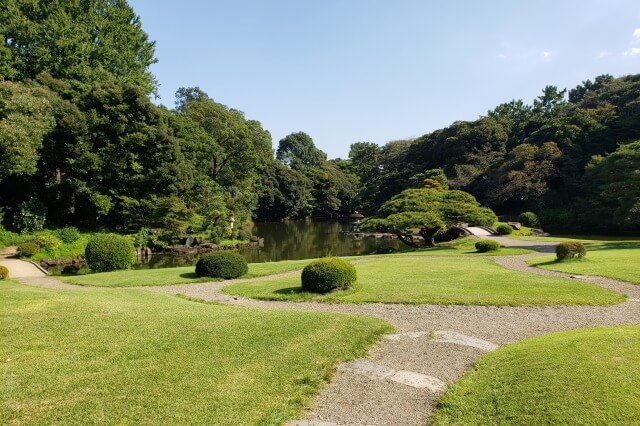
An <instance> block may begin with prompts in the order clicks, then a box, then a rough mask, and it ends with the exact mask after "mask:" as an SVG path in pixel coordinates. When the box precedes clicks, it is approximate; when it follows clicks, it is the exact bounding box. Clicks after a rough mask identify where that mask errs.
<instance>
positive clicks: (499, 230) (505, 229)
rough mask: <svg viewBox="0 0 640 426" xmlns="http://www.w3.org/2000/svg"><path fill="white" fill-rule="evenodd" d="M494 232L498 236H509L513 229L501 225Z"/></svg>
mask: <svg viewBox="0 0 640 426" xmlns="http://www.w3.org/2000/svg"><path fill="white" fill-rule="evenodd" d="M496 232H497V233H498V234H500V235H509V234H511V233H512V232H513V228H512V227H511V225H507V224H506V223H501V224H500V225H498V226H497V227H496Z"/></svg>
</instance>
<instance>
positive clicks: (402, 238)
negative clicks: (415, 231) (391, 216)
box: [396, 232, 421, 248]
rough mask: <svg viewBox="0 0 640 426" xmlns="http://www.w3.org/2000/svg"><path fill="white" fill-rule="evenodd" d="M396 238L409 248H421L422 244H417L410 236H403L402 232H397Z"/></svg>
mask: <svg viewBox="0 0 640 426" xmlns="http://www.w3.org/2000/svg"><path fill="white" fill-rule="evenodd" d="M396 236H397V237H398V239H399V240H400V241H401V242H402V243H404V244H406V245H408V246H409V247H413V248H420V247H421V246H420V244H417V243H415V242H414V241H413V239H412V238H411V237H410V236H409V237H407V236H406V235H405V234H402V233H400V232H396Z"/></svg>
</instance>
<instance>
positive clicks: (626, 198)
mask: <svg viewBox="0 0 640 426" xmlns="http://www.w3.org/2000/svg"><path fill="white" fill-rule="evenodd" d="M584 182H585V184H586V186H587V187H588V188H592V192H591V194H590V198H591V200H592V202H593V204H595V205H599V206H600V209H602V210H601V219H602V220H603V221H604V222H605V223H607V222H610V223H613V224H615V225H618V226H620V227H622V228H626V229H633V230H640V140H638V141H636V142H632V143H629V144H625V145H621V146H620V147H619V148H618V149H617V150H616V151H615V152H613V153H611V154H609V155H607V156H606V157H600V156H597V157H594V159H593V161H592V162H591V164H589V166H588V167H587V172H586V174H585V177H584Z"/></svg>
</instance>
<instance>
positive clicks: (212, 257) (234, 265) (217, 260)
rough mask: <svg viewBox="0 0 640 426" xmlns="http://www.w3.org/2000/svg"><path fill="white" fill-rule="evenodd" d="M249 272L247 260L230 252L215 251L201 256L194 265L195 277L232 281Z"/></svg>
mask: <svg viewBox="0 0 640 426" xmlns="http://www.w3.org/2000/svg"><path fill="white" fill-rule="evenodd" d="M248 271H249V265H247V260H246V259H245V258H244V257H243V256H242V255H240V254H238V253H235V252H232V251H217V252H214V253H207V254H205V255H203V256H202V257H201V258H200V259H199V260H198V263H196V275H197V276H199V277H213V278H224V279H227V280H228V279H232V278H238V277H241V276H243V275H244V274H246V273H247V272H248Z"/></svg>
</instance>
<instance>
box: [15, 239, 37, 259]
mask: <svg viewBox="0 0 640 426" xmlns="http://www.w3.org/2000/svg"><path fill="white" fill-rule="evenodd" d="M39 251H40V246H39V245H38V244H36V243H34V242H32V241H26V242H24V243H22V244H20V245H19V246H18V256H20V257H31V256H33V255H34V254H36V253H37V252H39Z"/></svg>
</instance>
